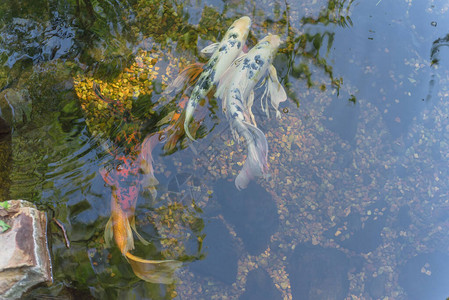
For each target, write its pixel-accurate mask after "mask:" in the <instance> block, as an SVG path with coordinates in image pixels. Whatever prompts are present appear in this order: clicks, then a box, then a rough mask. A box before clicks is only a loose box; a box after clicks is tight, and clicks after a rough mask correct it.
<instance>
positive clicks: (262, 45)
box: [256, 41, 268, 49]
mask: <svg viewBox="0 0 449 300" xmlns="http://www.w3.org/2000/svg"><path fill="white" fill-rule="evenodd" d="M267 44H268V42H267V41H265V42H263V43H260V44H257V46H256V49H260V48H263V47H264V46H265V45H267Z"/></svg>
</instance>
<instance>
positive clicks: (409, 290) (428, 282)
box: [399, 252, 449, 300]
mask: <svg viewBox="0 0 449 300" xmlns="http://www.w3.org/2000/svg"><path fill="white" fill-rule="evenodd" d="M448 274H449V256H448V255H447V254H446V253H444V252H443V253H442V252H434V253H425V254H419V255H417V256H415V257H413V258H411V259H410V260H408V261H407V262H406V263H405V264H404V265H403V266H402V267H400V269H399V284H400V286H401V287H402V288H403V289H404V290H405V292H406V294H407V297H406V299H410V300H415V299H446V298H447V297H448V295H449V285H448V282H449V281H448V279H449V276H448Z"/></svg>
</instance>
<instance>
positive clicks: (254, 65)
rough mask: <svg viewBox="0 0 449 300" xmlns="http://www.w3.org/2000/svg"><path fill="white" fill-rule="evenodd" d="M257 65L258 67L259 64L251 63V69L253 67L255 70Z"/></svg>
mask: <svg viewBox="0 0 449 300" xmlns="http://www.w3.org/2000/svg"><path fill="white" fill-rule="evenodd" d="M258 67H259V64H255V63H252V64H251V69H253V70H257V68H258Z"/></svg>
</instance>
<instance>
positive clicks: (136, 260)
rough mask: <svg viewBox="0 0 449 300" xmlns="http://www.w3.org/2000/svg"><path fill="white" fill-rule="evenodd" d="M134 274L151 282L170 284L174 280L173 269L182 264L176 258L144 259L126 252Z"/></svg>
mask: <svg viewBox="0 0 449 300" xmlns="http://www.w3.org/2000/svg"><path fill="white" fill-rule="evenodd" d="M126 257H127V258H128V262H129V264H130V265H131V267H132V269H133V271H134V274H136V276H137V277H139V278H140V279H143V280H145V281H147V282H152V283H162V284H170V283H172V282H173V281H174V273H175V271H176V270H177V269H178V268H180V267H181V266H182V262H180V261H177V260H146V259H142V258H140V257H137V256H134V255H132V254H131V253H129V252H128V253H126Z"/></svg>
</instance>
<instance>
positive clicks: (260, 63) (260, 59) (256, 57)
mask: <svg viewBox="0 0 449 300" xmlns="http://www.w3.org/2000/svg"><path fill="white" fill-rule="evenodd" d="M254 61H255V62H256V64H258V65H259V66H262V65H263V59H262V58H260V55H256V56H255V57H254Z"/></svg>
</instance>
